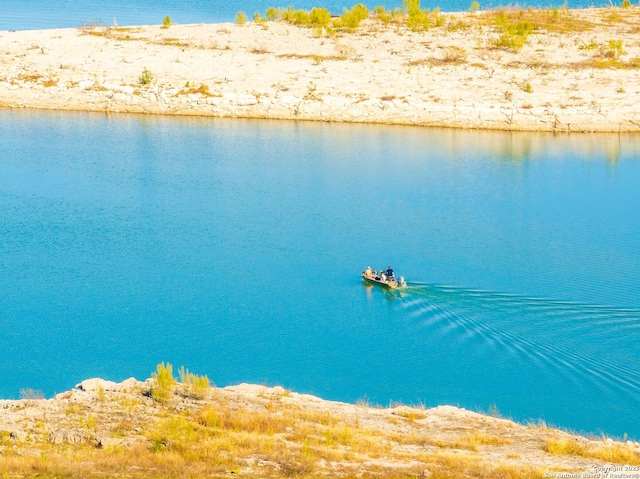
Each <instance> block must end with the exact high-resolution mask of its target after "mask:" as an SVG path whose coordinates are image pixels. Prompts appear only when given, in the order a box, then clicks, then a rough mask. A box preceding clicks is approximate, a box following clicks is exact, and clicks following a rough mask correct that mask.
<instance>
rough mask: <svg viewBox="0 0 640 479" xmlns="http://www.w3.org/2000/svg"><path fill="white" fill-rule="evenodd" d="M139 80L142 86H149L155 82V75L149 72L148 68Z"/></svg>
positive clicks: (143, 71)
mask: <svg viewBox="0 0 640 479" xmlns="http://www.w3.org/2000/svg"><path fill="white" fill-rule="evenodd" d="M139 80H140V83H141V84H142V85H148V84H149V83H151V82H152V81H153V74H152V73H151V72H150V71H149V70H147V67H145V68H144V69H143V70H142V73H141V74H140V79H139Z"/></svg>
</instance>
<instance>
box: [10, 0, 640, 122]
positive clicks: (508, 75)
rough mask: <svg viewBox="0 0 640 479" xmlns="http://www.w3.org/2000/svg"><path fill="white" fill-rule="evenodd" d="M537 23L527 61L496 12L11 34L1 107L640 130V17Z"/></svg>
mask: <svg viewBox="0 0 640 479" xmlns="http://www.w3.org/2000/svg"><path fill="white" fill-rule="evenodd" d="M531 15H537V17H535V18H534V17H532V19H533V20H531V21H533V22H537V23H535V25H536V29H535V30H534V31H533V33H532V34H531V35H530V36H529V37H528V38H527V39H526V42H525V45H524V46H523V47H522V48H521V49H519V50H517V51H516V50H512V49H508V48H505V47H498V46H496V42H497V41H498V40H499V38H500V36H501V34H502V33H501V31H502V30H501V27H499V26H498V25H497V24H496V22H495V18H494V17H495V13H493V12H479V13H475V14H470V13H458V14H444V15H442V21H441V22H440V23H441V25H439V26H436V27H433V28H431V29H428V30H426V31H423V32H413V31H411V30H409V29H408V28H407V27H406V25H394V24H389V25H385V24H384V23H382V22H380V21H378V20H376V19H374V18H370V19H369V20H367V21H366V22H365V23H364V24H363V25H362V26H361V27H360V28H359V29H358V30H357V31H356V32H355V33H340V32H338V34H336V35H327V34H325V33H323V32H318V31H314V30H313V29H308V28H303V27H296V26H292V25H289V24H286V23H284V22H268V23H267V24H266V25H260V24H255V23H247V24H245V25H236V24H230V23H228V24H212V25H172V26H171V27H170V28H161V27H160V26H141V27H135V28H107V27H99V28H90V29H59V30H44V31H18V32H8V31H3V32H0V62H1V64H2V69H1V70H0V106H4V107H11V108H45V109H59V110H88V111H102V112H135V113H148V114H168V115H204V116H213V117H245V118H274V119H301V120H320V121H346V122H371V123H392V124H410V125H428V126H446V127H456V128H482V129H503V130H532V131H614V132H618V131H625V132H626V131H640V107H639V106H638V103H637V98H638V94H639V93H640V84H639V83H638V81H637V80H638V74H639V73H640V68H639V66H640V8H638V7H630V8H627V9H613V8H612V9H587V10H570V11H560V13H559V14H558V13H557V12H556V17H554V18H551V17H550V15H551V13H550V12H537V13H531V12H530V13H529V16H531ZM536 18H538V19H537V20H536ZM514 21H515V20H514ZM618 41H619V42H620V43H614V42H618ZM616 45H619V48H618V47H617V46H616ZM144 69H147V71H148V72H149V73H150V76H148V77H147V78H146V79H147V80H150V81H149V82H148V83H147V84H142V83H141V77H142V76H143V71H144Z"/></svg>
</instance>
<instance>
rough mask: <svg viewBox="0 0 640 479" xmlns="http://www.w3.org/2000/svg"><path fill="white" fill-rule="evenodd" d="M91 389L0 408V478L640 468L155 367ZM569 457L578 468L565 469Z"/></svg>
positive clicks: (545, 434)
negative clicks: (142, 376)
mask: <svg viewBox="0 0 640 479" xmlns="http://www.w3.org/2000/svg"><path fill="white" fill-rule="evenodd" d="M97 381H98V382H94V383H93V386H91V387H85V388H84V389H82V390H74V391H68V392H67V393H63V394H61V395H58V397H57V398H56V399H54V400H53V401H46V400H44V399H39V398H30V399H24V400H22V401H10V402H5V403H7V404H5V405H4V409H5V420H6V416H7V415H8V414H9V412H10V413H11V414H13V415H15V416H17V417H18V418H23V419H20V420H19V422H18V423H19V424H20V427H19V428H18V427H16V426H15V425H14V426H13V429H12V430H7V429H5V430H2V428H1V427H0V477H7V478H8V477H11V478H14V477H42V478H61V477H68V478H75V477H78V478H79V477H83V478H92V477H105V476H107V477H116V476H117V477H131V478H151V477H154V478H158V477H162V478H178V477H181V478H182V477H193V478H196V477H198V478H200V477H228V476H229V475H241V476H243V477H249V478H257V477H275V478H279V477H282V478H285V477H299V478H320V477H345V478H351V477H363V478H373V477H384V478H391V479H393V478H398V479H400V478H403V479H410V478H412V479H415V478H423V477H430V478H436V479H437V478H454V479H455V478H493V477H503V478H511V479H517V478H542V477H544V474H545V473H548V472H550V471H555V472H564V471H577V470H589V468H590V467H593V464H598V465H601V464H602V462H603V461H604V462H606V463H620V464H626V465H636V464H640V457H639V456H638V451H637V449H634V446H630V445H624V444H622V443H617V442H612V441H611V442H610V443H608V442H607V441H595V442H594V441H588V440H586V439H584V438H580V437H578V436H571V435H568V434H566V433H562V432H560V431H555V430H551V429H547V428H546V427H544V426H522V425H518V424H515V423H512V422H511V421H507V420H505V419H501V418H495V417H489V416H483V415H479V414H475V413H470V412H465V411H464V410H457V409H455V408H450V410H446V411H444V412H443V411H441V410H429V409H425V408H424V407H407V406H402V405H392V406H391V407H389V408H387V409H383V408H374V407H370V406H367V405H364V404H361V405H348V404H342V403H330V402H326V401H321V400H318V399H316V398H310V397H305V396H301V395H299V394H296V393H292V392H291V391H287V390H285V389H283V388H280V387H275V388H267V387H264V386H246V387H245V388H243V387H237V388H225V389H216V388H211V387H209V379H208V378H207V377H206V376H198V375H196V374H193V373H190V372H189V371H188V370H186V369H184V368H181V369H180V381H177V380H176V378H174V377H173V369H172V367H171V365H170V364H164V363H162V364H160V365H158V367H157V368H156V371H154V372H153V373H152V379H149V380H147V381H146V382H145V383H139V382H135V384H133V385H130V386H128V389H127V388H119V387H113V385H112V386H109V385H107V386H105V384H106V383H105V382H101V381H100V380H97ZM122 384H124V383H122ZM1 424H2V422H0V425H1ZM5 427H7V426H5ZM636 446H637V445H636ZM545 455H546V456H545ZM541 456H545V457H547V459H546V460H545V459H543V460H542V463H541V461H540V457H541ZM555 457H559V458H560V461H559V462H557V461H555V460H554V458H555ZM571 457H575V458H577V459H576V460H578V461H580V462H577V463H574V466H573V467H571V466H569V464H571V462H570V461H569V460H567V459H566V458H571ZM534 458H537V459H534ZM562 458H565V459H562ZM591 459H594V460H595V461H596V462H594V461H593V460H591ZM559 464H563V466H560V465H559ZM575 464H578V466H576V465H575Z"/></svg>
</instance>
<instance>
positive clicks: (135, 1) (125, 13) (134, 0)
mask: <svg viewBox="0 0 640 479" xmlns="http://www.w3.org/2000/svg"><path fill="white" fill-rule="evenodd" d="M356 3H364V4H365V5H367V6H368V7H369V8H370V9H372V8H374V7H375V6H377V5H382V6H384V7H386V8H387V9H395V8H401V7H402V2H401V1H392V2H390V1H388V0H385V1H380V2H371V1H363V2H358V1H356V0H354V1H353V2H346V1H344V0H326V1H320V2H318V1H311V0H297V1H295V2H289V1H284V2H281V3H278V2H277V1H276V2H273V1H271V0H250V1H245V2H228V1H222V0H191V1H189V2H181V1H176V0H126V1H123V0H119V1H110V2H105V1H94V0H59V1H57V2H51V1H47V0H0V12H1V13H0V31H1V30H33V29H44V28H66V27H78V26H80V25H82V24H87V23H92V22H99V23H102V24H104V25H113V24H114V23H117V24H118V25H121V26H124V25H141V24H144V25H146V24H161V23H162V20H163V19H164V17H165V16H167V15H169V16H170V17H171V19H172V21H173V22H175V23H182V24H187V23H215V22H232V21H234V19H235V16H236V14H237V13H238V11H240V10H242V11H244V12H245V13H246V14H247V16H248V17H249V18H250V19H251V18H252V17H253V14H254V13H255V12H260V13H261V14H262V15H264V12H265V11H266V10H267V8H269V7H287V6H289V5H292V6H293V7H294V8H296V9H305V10H309V9H311V8H313V7H315V6H322V7H325V8H327V9H329V11H331V12H332V13H334V14H340V13H342V11H343V9H344V8H351V7H352V6H353V5H355V4H356ZM471 3H472V2H471V0H444V1H442V2H440V1H436V0H430V1H425V0H423V1H422V3H421V5H422V7H423V8H429V9H434V8H435V7H439V8H440V9H441V10H442V11H449V12H451V11H465V10H468V9H469V6H470V5H471ZM479 3H480V6H481V8H482V9H491V8H496V7H500V6H510V5H511V6H513V5H519V6H523V7H527V6H531V7H541V8H548V7H550V6H556V7H560V6H562V5H564V4H565V0H550V1H549V0H526V1H522V2H509V1H506V0H488V1H480V2H479ZM613 3H614V4H616V5H619V4H620V1H616V2H613ZM566 4H567V5H568V6H569V7H570V8H584V7H590V6H610V5H611V3H610V2H609V1H603V0H596V1H593V0H569V1H567V2H566Z"/></svg>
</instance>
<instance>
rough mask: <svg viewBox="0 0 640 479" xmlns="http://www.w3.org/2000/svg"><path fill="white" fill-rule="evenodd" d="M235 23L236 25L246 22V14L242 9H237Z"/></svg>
mask: <svg viewBox="0 0 640 479" xmlns="http://www.w3.org/2000/svg"><path fill="white" fill-rule="evenodd" d="M236 23H237V24H238V25H244V24H245V23H247V14H246V13H244V12H243V11H239V12H238V13H237V14H236Z"/></svg>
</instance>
